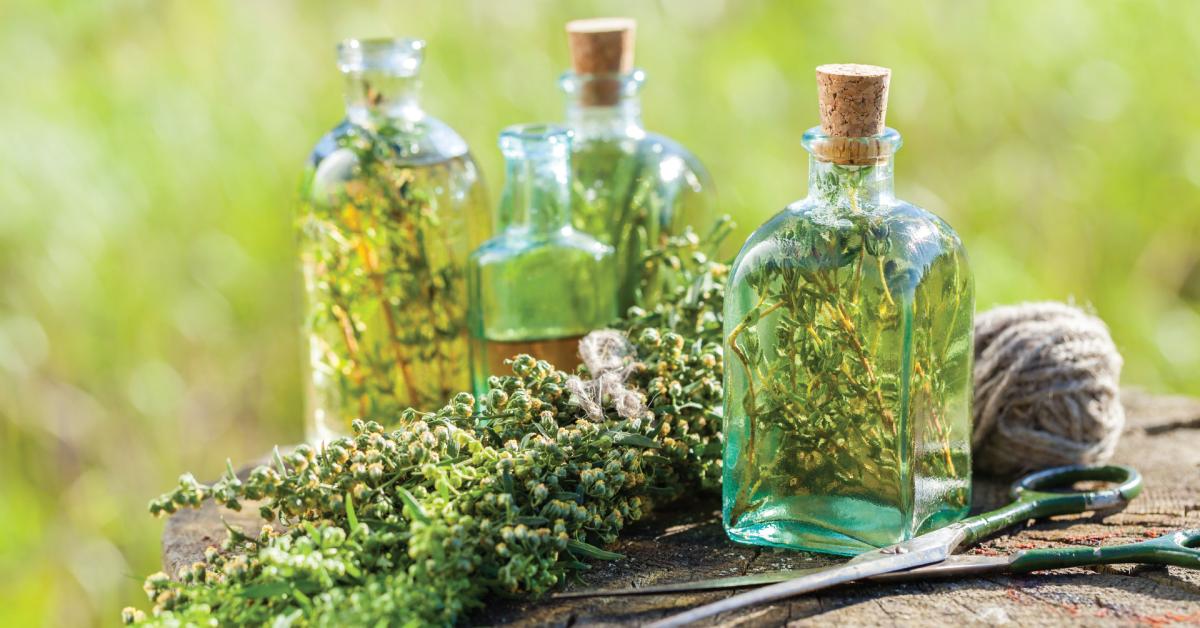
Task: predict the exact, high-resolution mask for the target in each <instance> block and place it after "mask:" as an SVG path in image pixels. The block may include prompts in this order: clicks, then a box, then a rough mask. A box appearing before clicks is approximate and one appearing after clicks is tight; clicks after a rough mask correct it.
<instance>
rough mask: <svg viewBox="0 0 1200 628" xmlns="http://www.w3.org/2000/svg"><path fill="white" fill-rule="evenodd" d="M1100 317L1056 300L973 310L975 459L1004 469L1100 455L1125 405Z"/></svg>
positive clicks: (1107, 453) (996, 471)
mask: <svg viewBox="0 0 1200 628" xmlns="http://www.w3.org/2000/svg"><path fill="white" fill-rule="evenodd" d="M1121 364H1122V360H1121V354H1120V353H1118V352H1117V348H1116V346H1115V345H1114V344H1113V341H1112V337H1111V336H1109V333H1108V327H1107V326H1106V325H1105V324H1104V322H1103V321H1101V320H1100V319H1098V318H1096V317H1095V316H1092V315H1090V314H1088V313H1086V312H1084V311H1083V310H1081V309H1079V308H1077V307H1073V306H1071V305H1067V304H1064V303H1054V302H1048V303H1024V304H1021V305H1013V306H1005V307H998V308H995V309H992V310H989V311H987V312H984V313H982V314H980V315H978V316H977V317H976V319H975V372H974V377H975V401H974V418H975V428H974V433H973V435H972V439H971V445H972V450H973V451H972V454H973V456H974V461H975V462H974V466H975V469H976V470H978V471H981V472H984V473H989V474H992V475H999V476H1010V475H1015V474H1018V473H1022V472H1025V471H1030V470H1033V469H1042V468H1046V467H1052V466H1057V465H1063V464H1085V463H1101V462H1105V461H1107V460H1108V459H1109V458H1110V457H1111V456H1112V453H1113V449H1115V448H1116V445H1117V439H1118V438H1120V435H1121V428H1122V427H1123V426H1124V424H1125V411H1124V409H1123V408H1122V407H1121V399H1120V393H1119V380H1120V377H1121Z"/></svg>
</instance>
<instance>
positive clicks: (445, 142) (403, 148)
mask: <svg viewBox="0 0 1200 628" xmlns="http://www.w3.org/2000/svg"><path fill="white" fill-rule="evenodd" d="M363 144H373V145H378V146H379V147H381V148H382V149H383V151H382V152H381V153H380V154H381V155H382V156H383V157H384V158H386V159H387V160H388V161H390V162H393V163H395V164H397V165H406V166H420V165H431V164H437V163H441V162H445V161H450V160H455V159H458V160H464V161H468V162H470V163H472V164H473V163H474V160H473V158H472V157H471V155H470V150H469V148H468V146H467V142H466V140H464V139H463V138H462V136H461V135H459V134H458V132H457V131H455V130H454V129H453V128H452V127H450V125H448V124H446V123H445V122H442V121H441V120H439V119H437V118H434V117H433V116H429V115H425V116H422V117H420V118H418V119H415V120H398V121H397V122H396V123H395V124H390V125H387V126H384V127H380V128H377V129H368V128H366V127H363V126H360V125H357V124H354V123H353V122H351V121H349V120H347V119H343V120H342V121H340V122H339V123H338V124H337V125H336V126H334V127H333V128H332V129H330V130H329V132H327V133H325V135H323V136H321V138H320V139H319V140H317V143H316V145H315V146H314V148H313V150H312V152H311V153H310V154H309V159H308V162H309V165H310V166H312V167H314V168H317V167H319V166H320V165H321V164H322V163H324V162H325V161H326V160H328V159H331V158H332V159H335V160H344V159H346V158H347V156H346V155H342V154H339V152H341V151H346V150H350V152H353V148H354V147H355V146H356V145H357V146H362V145H363Z"/></svg>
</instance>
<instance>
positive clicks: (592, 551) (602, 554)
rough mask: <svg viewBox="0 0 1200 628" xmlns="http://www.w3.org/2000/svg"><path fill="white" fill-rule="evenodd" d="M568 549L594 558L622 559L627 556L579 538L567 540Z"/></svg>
mask: <svg viewBox="0 0 1200 628" xmlns="http://www.w3.org/2000/svg"><path fill="white" fill-rule="evenodd" d="M567 551H568V552H571V553H572V554H575V555H578V556H583V557H584V558H592V559H595V560H620V559H622V558H625V555H624V554H618V553H616V552H610V551H608V550H602V549H600V548H599V547H596V546H595V545H592V544H591V543H584V542H583V541H580V540H578V539H571V540H570V541H567Z"/></svg>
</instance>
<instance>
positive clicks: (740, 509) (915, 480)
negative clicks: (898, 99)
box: [722, 65, 974, 554]
mask: <svg viewBox="0 0 1200 628" xmlns="http://www.w3.org/2000/svg"><path fill="white" fill-rule="evenodd" d="M889 77H890V72H889V71H888V70H887V69H885V68H878V67H874V66H858V65H833V66H821V67H820V68H817V79H818V81H817V82H818V88H819V90H818V91H819V95H820V105H821V126H820V127H818V128H814V129H811V130H809V131H808V132H807V133H805V135H804V141H803V143H804V147H805V148H806V149H807V150H808V151H809V152H810V153H811V157H810V158H809V186H808V196H807V197H806V198H804V199H802V200H799V201H797V202H795V203H793V204H792V205H790V206H788V207H787V208H786V209H784V210H783V211H782V212H780V213H779V214H777V215H776V216H775V217H773V218H772V219H771V220H769V221H768V222H767V223H766V224H764V225H763V226H762V227H760V228H759V229H758V230H757V231H756V232H755V233H754V234H753V235H751V236H750V238H749V240H747V242H746V244H745V246H743V247H742V250H741V253H740V254H739V255H738V257H737V259H736V261H735V262H734V265H733V267H732V268H731V274H730V279H729V286H728V291H727V297H726V303H725V356H724V358H725V405H724V421H725V423H724V430H725V432H724V433H725V439H726V443H725V453H724V486H723V509H722V514H723V521H724V525H725V529H726V531H727V532H728V534H729V536H730V537H731V538H733V539H734V540H737V541H741V542H746V543H753V544H758V545H774V546H783V547H790V548H798V549H805V550H813V551H819V552H828V553H834V554H856V553H859V552H862V551H866V550H869V549H872V548H875V547H881V546H885V545H889V544H892V543H896V542H898V541H902V540H905V539H908V538H911V537H913V536H915V535H918V534H921V533H923V532H925V531H928V530H931V529H934V528H937V527H940V526H943V525H945V524H947V523H949V522H952V521H954V520H956V519H958V518H960V517H962V516H963V515H964V514H966V512H967V509H968V507H969V505H970V488H971V485H970V477H971V476H970V472H971V459H970V436H971V419H970V417H971V413H970V400H971V359H972V339H971V336H972V325H971V321H972V313H973V309H974V287H973V281H972V278H971V273H970V270H969V268H968V265H967V258H966V253H965V251H964V250H963V247H962V243H961V242H960V240H959V238H958V236H957V235H955V233H954V231H953V230H951V229H950V227H949V226H948V225H947V224H946V223H945V222H944V221H942V220H941V219H940V218H938V217H936V216H934V215H932V214H930V213H928V212H926V211H925V210H923V209H920V208H919V207H915V206H913V205H911V204H909V203H906V202H904V201H901V200H898V199H897V198H895V196H894V194H893V178H892V156H893V153H895V151H896V149H898V148H899V147H900V135H899V134H898V133H896V131H894V130H892V129H889V128H886V127H885V126H884V113H885V110H886V104H887V88H888V82H889Z"/></svg>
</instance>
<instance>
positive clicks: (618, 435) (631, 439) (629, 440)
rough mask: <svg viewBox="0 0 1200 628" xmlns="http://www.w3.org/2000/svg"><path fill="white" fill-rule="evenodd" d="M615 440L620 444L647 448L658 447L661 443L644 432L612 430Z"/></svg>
mask: <svg viewBox="0 0 1200 628" xmlns="http://www.w3.org/2000/svg"><path fill="white" fill-rule="evenodd" d="M610 434H611V435H612V439H613V442H614V443H616V444H618V445H627V446H630V447H645V448H646V449H658V448H659V447H660V445H659V444H658V443H657V442H655V441H654V439H652V438H650V437H649V436H646V435H644V434H633V433H630V432H610Z"/></svg>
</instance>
